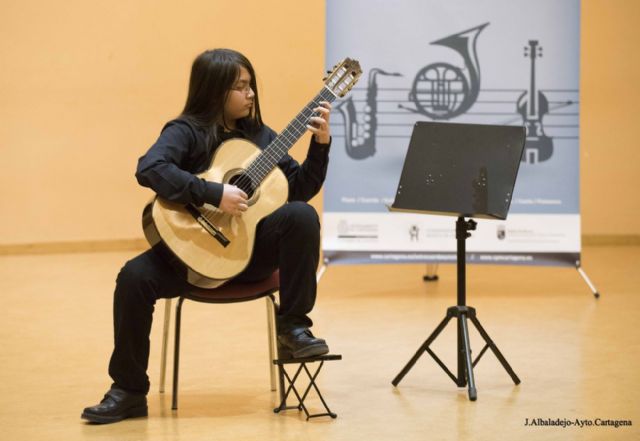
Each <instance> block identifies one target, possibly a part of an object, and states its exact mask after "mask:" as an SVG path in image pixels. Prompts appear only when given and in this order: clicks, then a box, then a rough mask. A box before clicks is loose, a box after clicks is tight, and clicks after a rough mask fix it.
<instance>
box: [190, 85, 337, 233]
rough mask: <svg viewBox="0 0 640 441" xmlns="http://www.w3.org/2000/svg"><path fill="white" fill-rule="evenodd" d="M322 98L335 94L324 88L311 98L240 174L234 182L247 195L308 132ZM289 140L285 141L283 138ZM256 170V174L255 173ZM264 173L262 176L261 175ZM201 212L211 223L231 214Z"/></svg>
mask: <svg viewBox="0 0 640 441" xmlns="http://www.w3.org/2000/svg"><path fill="white" fill-rule="evenodd" d="M325 92H329V93H328V94H326V95H328V96H325ZM321 100H324V101H330V102H331V101H333V100H335V95H334V94H333V92H331V91H330V90H329V89H327V88H323V89H322V90H321V91H320V93H319V94H318V95H316V97H315V98H314V99H313V100H311V101H310V102H309V103H308V104H307V105H306V106H305V107H304V108H303V110H302V111H301V112H300V114H299V115H298V116H296V117H295V118H294V119H293V120H292V121H291V122H290V123H289V124H288V125H287V127H286V128H285V130H284V131H283V132H282V134H281V135H280V136H278V137H277V138H276V139H275V140H274V142H273V143H272V144H271V145H270V146H269V148H267V149H265V150H263V151H262V152H261V154H260V155H258V157H257V158H256V160H254V161H253V162H252V163H251V164H250V165H249V167H248V168H247V170H246V172H245V173H242V174H241V175H240V178H238V180H237V181H236V182H235V183H234V185H235V186H236V187H238V188H240V189H241V190H242V191H244V192H245V193H246V194H247V195H249V194H251V193H252V191H254V190H255V189H256V188H257V187H259V183H261V182H262V180H263V179H264V178H265V177H266V176H267V175H268V174H269V173H270V172H271V171H272V170H273V166H274V165H275V164H277V161H278V160H279V159H280V158H282V156H284V154H285V153H286V152H287V151H288V150H289V147H290V146H291V145H293V144H294V143H295V142H296V141H297V140H298V139H299V138H300V137H301V136H302V135H304V133H305V132H306V130H307V129H306V125H307V124H308V123H309V121H310V119H311V117H312V116H314V110H313V109H314V108H316V107H318V106H319V105H320V104H319V102H320V101H321ZM283 139H284V140H285V141H287V143H288V144H289V145H288V146H287V143H283V142H282V140H283ZM253 172H256V175H254V174H253ZM260 175H262V176H260ZM201 214H202V215H203V216H204V218H205V219H207V220H208V221H209V222H211V223H214V224H216V223H219V221H220V220H222V219H223V218H224V217H225V216H229V215H228V214H227V213H225V212H223V211H222V210H220V209H219V208H218V207H215V208H214V210H211V209H208V208H204V207H203V210H202V211H201Z"/></svg>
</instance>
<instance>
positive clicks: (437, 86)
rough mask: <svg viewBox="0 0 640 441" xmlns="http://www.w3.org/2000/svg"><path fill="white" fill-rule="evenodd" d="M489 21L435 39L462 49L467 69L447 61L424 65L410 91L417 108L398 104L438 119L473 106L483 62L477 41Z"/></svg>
mask: <svg viewBox="0 0 640 441" xmlns="http://www.w3.org/2000/svg"><path fill="white" fill-rule="evenodd" d="M488 25H489V23H485V24H482V25H480V26H476V27H474V28H471V29H467V30H466V31H462V32H459V33H457V34H453V35H449V36H448V37H445V38H442V39H440V40H436V41H433V42H431V44H437V45H441V46H446V47H449V48H451V49H453V50H455V51H456V52H458V53H459V54H460V55H461V56H462V59H463V60H464V69H462V68H460V67H457V66H454V65H452V64H450V63H443V62H438V63H432V64H429V65H427V66H425V67H423V68H422V69H420V70H419V71H418V73H417V74H416V77H415V79H414V81H413V86H412V88H411V91H410V92H409V101H412V102H413V103H414V104H415V107H416V108H415V109H414V108H410V107H406V106H403V105H402V104H399V105H398V107H400V108H402V109H405V110H409V111H411V112H414V113H419V114H422V115H426V116H428V117H429V118H432V119H434V120H437V119H450V118H453V117H456V116H458V115H461V114H463V113H464V112H466V111H467V110H469V108H470V107H471V106H472V105H473V104H474V103H475V101H476V99H477V98H478V93H479V92H480V64H479V63H478V53H477V51H476V42H477V40H478V35H480V32H481V31H482V30H483V29H484V28H485V27H487V26H488ZM465 70H466V71H467V74H466V75H465V72H464V71H465Z"/></svg>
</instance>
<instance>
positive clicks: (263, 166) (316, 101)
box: [246, 87, 336, 187]
mask: <svg viewBox="0 0 640 441" xmlns="http://www.w3.org/2000/svg"><path fill="white" fill-rule="evenodd" d="M335 99H336V96H335V95H334V94H333V93H332V92H331V91H330V90H329V89H328V88H326V87H323V88H322V89H321V90H320V92H319V93H318V94H317V95H316V96H315V97H314V98H313V99H312V100H311V101H310V102H309V104H307V105H306V106H305V107H304V108H303V109H302V110H301V111H300V113H298V115H297V116H296V117H295V118H293V120H291V122H290V123H289V124H288V125H287V127H286V128H285V129H284V130H283V131H282V133H280V134H279V135H278V136H277V137H276V139H274V140H273V141H271V143H270V144H269V145H268V146H267V147H266V148H265V149H264V150H263V151H262V152H261V153H260V154H259V155H258V157H257V158H256V159H255V160H254V161H253V162H252V163H251V165H250V166H249V167H248V168H247V171H246V173H247V175H249V177H250V178H251V181H252V182H253V184H254V187H257V186H258V185H259V184H260V183H261V182H262V180H263V179H264V178H265V176H267V175H268V174H269V172H271V170H273V169H274V167H275V166H276V165H277V164H278V161H280V160H281V159H282V158H283V157H284V156H285V155H286V154H287V152H288V151H289V149H290V148H291V147H293V145H294V144H295V143H296V142H298V140H299V139H300V138H301V137H302V135H304V134H305V132H306V131H307V125H308V124H309V120H310V119H311V117H312V116H314V111H313V109H315V108H316V107H318V106H319V105H320V102H321V101H328V102H332V101H334V100H335Z"/></svg>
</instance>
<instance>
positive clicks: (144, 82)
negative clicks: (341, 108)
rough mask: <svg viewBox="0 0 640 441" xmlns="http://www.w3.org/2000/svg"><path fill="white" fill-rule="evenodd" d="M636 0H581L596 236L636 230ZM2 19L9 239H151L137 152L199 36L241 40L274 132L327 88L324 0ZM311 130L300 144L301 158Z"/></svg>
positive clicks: (54, 12)
mask: <svg viewBox="0 0 640 441" xmlns="http://www.w3.org/2000/svg"><path fill="white" fill-rule="evenodd" d="M639 4H640V2H636V1H625V0H585V1H583V10H582V23H583V26H582V66H581V75H582V79H581V88H582V97H581V126H582V127H581V137H582V154H581V160H582V179H581V181H582V182H581V183H582V214H583V231H584V233H586V234H637V230H638V228H639V227H640V222H639V221H638V216H639V215H640V197H638V196H637V195H635V194H634V192H633V191H631V189H633V188H634V187H633V184H634V183H635V175H636V174H637V170H638V165H637V164H638V159H640V158H639V153H638V150H637V141H636V140H637V137H638V133H637V130H635V129H636V126H638V124H637V123H635V121H634V119H635V118H634V117H635V114H636V113H637V112H636V106H637V105H638V104H639V103H640V96H639V92H638V91H639V90H640V87H639V85H638V82H637V81H638V79H640V62H638V58H639V57H637V56H635V57H634V56H633V55H634V51H635V50H636V48H635V45H636V44H637V41H639V40H640V38H639V36H640V34H639V32H638V30H637V27H638V25H637V24H638V23H640V6H639ZM0 23H1V25H0V57H1V60H2V69H0V97H1V98H0V121H2V124H0V148H1V152H2V163H1V166H0V167H1V170H2V173H1V174H0V212H1V213H2V216H1V218H0V245H7V244H20V243H39V242H57V241H93V240H110V239H129V238H139V237H141V236H142V234H141V228H140V212H141V209H142V207H143V205H144V203H145V201H146V200H147V199H148V197H149V196H150V194H151V193H150V192H149V191H148V190H145V189H142V188H140V187H139V186H138V185H137V184H136V182H135V179H134V177H133V173H134V170H135V165H136V160H137V158H138V157H139V156H140V155H141V154H142V153H144V152H145V151H146V149H147V148H148V147H149V146H150V145H151V144H152V143H153V141H154V140H155V138H156V137H157V135H158V133H159V130H160V128H161V127H162V124H163V123H164V122H165V121H166V120H168V119H170V118H172V117H173V116H175V115H176V114H177V113H178V112H179V111H180V109H181V107H182V105H183V103H184V98H185V96H186V89H187V81H188V75H189V68H190V63H191V61H192V60H193V58H194V57H195V55H197V54H198V53H199V52H201V51H203V50H204V49H207V48H212V47H225V46H226V47H233V48H235V49H238V50H240V51H241V52H243V53H245V54H246V55H247V56H248V57H249V58H250V59H251V60H252V62H253V63H254V65H255V68H256V70H257V72H258V80H259V88H260V93H261V100H262V107H263V113H264V116H265V119H266V121H267V122H268V123H269V124H270V125H271V126H272V127H273V128H274V129H276V130H281V129H282V128H283V127H284V125H285V124H286V123H287V122H288V120H289V118H290V117H292V116H293V115H294V114H295V113H297V111H298V110H299V109H300V107H301V106H302V105H304V104H306V102H307V100H308V99H309V98H310V97H311V96H312V95H313V94H314V93H315V92H316V91H317V89H319V87H320V85H321V82H320V78H321V77H322V72H323V64H324V62H323V60H324V28H325V26H324V2H322V1H319V0H316V1H299V0H278V1H271V2H265V1H255V0H249V1H248V0H245V1H242V2H231V1H213V0H200V1H189V2H184V3H182V4H179V3H176V2H169V1H164V2H163V1H131V2H118V3H117V6H114V4H113V3H111V2H106V1H105V2H96V1H90V2H87V1H77V0H73V1H71V0H69V1H65V2H47V1H33V0H29V1H15V0H13V1H7V0H5V1H3V2H2V15H1V18H0ZM265 85H267V87H266V88H265V87H264V86H265ZM306 139H307V138H305V141H303V142H301V143H300V144H299V145H298V146H296V148H295V149H294V156H296V157H298V158H301V157H303V155H304V147H305V145H306ZM634 159H635V161H634ZM319 203H320V199H319V198H316V199H315V201H314V204H315V205H316V207H318V208H319Z"/></svg>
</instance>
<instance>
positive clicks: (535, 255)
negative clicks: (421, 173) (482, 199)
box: [322, 0, 580, 265]
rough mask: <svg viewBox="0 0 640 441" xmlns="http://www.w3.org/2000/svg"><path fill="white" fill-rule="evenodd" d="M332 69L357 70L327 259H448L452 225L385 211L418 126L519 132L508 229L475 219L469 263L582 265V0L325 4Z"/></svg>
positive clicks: (335, 117)
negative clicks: (355, 65) (355, 63)
mask: <svg viewBox="0 0 640 441" xmlns="http://www.w3.org/2000/svg"><path fill="white" fill-rule="evenodd" d="M326 23H327V31H326V39H327V44H326V48H327V50H326V60H327V69H330V68H331V67H332V65H333V64H334V63H337V62H338V61H340V60H341V59H343V58H344V57H351V58H355V59H357V60H359V62H360V65H361V66H362V69H363V75H362V78H361V79H360V82H359V83H358V84H357V85H356V87H355V88H354V89H353V91H352V92H351V94H350V95H349V96H348V97H347V98H346V99H343V100H338V101H336V102H335V103H334V111H333V113H332V122H331V126H332V134H333V144H332V148H331V163H330V166H329V172H328V177H327V181H326V183H325V186H324V214H323V242H322V247H323V251H324V255H325V257H326V258H328V259H330V261H331V262H334V263H349V262H354V263H355V262H359V263H366V262H373V263H388V262H426V263H435V262H454V261H455V259H456V255H455V249H456V240H455V220H456V219H455V217H448V216H438V215H422V214H406V213H390V212H389V211H388V209H387V206H388V205H391V204H392V203H393V199H394V195H395V192H396V188H397V185H398V181H399V179H400V174H401V172H402V166H403V163H404V158H405V155H406V152H407V148H408V145H409V139H410V137H411V132H412V128H413V125H414V124H415V122H416V121H441V122H450V123H456V122H458V123H477V124H497V125H518V126H524V127H525V128H526V131H527V140H526V144H525V150H524V154H523V158H522V162H521V165H520V170H519V173H518V178H517V181H516V187H515V190H514V193H513V197H512V201H511V208H510V211H509V215H508V218H507V220H506V221H499V220H484V219H480V220H478V227H477V230H476V231H474V232H473V234H472V237H471V238H470V239H469V240H467V252H468V253H467V258H468V261H470V262H477V263H515V264H521V263H522V264H545V265H546V264H552V265H575V263H576V261H577V260H579V257H580V211H579V208H580V207H579V200H580V194H579V138H578V134H579V125H578V118H579V113H578V112H579V101H578V99H579V89H578V85H579V64H580V63H579V37H580V35H579V24H580V2H579V0H563V1H557V0H536V1H524V0H483V1H474V0H448V1H446V2H444V1H440V0H397V1H384V0H327V20H326Z"/></svg>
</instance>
